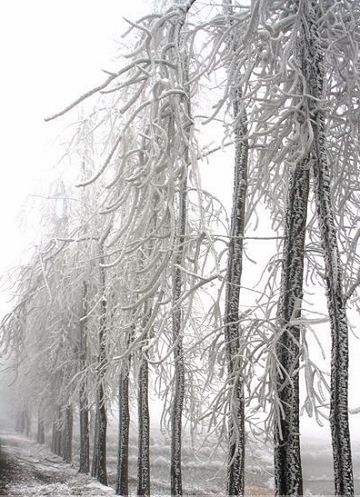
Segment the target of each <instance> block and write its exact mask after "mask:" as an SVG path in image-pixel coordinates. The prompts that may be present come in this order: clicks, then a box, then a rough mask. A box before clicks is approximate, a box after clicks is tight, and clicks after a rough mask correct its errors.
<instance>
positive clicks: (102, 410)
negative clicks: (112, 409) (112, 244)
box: [94, 248, 107, 485]
mask: <svg viewBox="0 0 360 497" xmlns="http://www.w3.org/2000/svg"><path fill="white" fill-rule="evenodd" d="M101 253H103V251H102V248H101ZM103 263H104V260H103V257H102V256H101V257H100V284H101V291H102V292H103V297H102V299H101V314H100V332H99V358H98V369H97V376H98V392H97V398H98V406H97V419H98V426H97V430H95V436H96V441H95V444H96V447H94V451H96V453H97V465H96V467H95V472H96V478H97V480H98V481H99V482H100V483H102V484H103V485H107V472H106V430H107V418H106V402H105V400H106V399H105V387H104V376H105V369H106V361H107V357H106V331H107V330H106V311H107V302H106V297H105V269H104V268H103V267H102V266H101V265H102V264H103Z"/></svg>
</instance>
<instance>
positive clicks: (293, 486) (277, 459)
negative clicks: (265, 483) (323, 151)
mask: <svg viewBox="0 0 360 497" xmlns="http://www.w3.org/2000/svg"><path fill="white" fill-rule="evenodd" d="M308 195H309V163H308V161H304V160H303V161H302V162H300V163H299V164H297V165H296V166H295V168H294V170H293V171H291V172H290V179H289V187H288V196H287V204H286V215H285V242H284V248H283V261H282V274H281V292H280V301H279V307H278V326H279V335H278V337H277V343H276V357H277V360H278V361H279V364H280V367H281V370H279V372H278V376H277V379H276V388H277V396H278V401H279V403H280V409H279V410H278V412H277V416H276V420H275V425H274V467H275V488H276V494H277V495H279V496H280V495H281V496H282V495H289V496H298V495H302V494H303V482H302V469H301V456H300V433H299V432H300V427H299V372H298V371H299V359H300V328H299V326H294V325H292V324H291V322H292V321H293V320H294V319H297V318H299V317H300V314H301V302H302V299H303V276H304V249H305V234H306V217H307V203H308Z"/></svg>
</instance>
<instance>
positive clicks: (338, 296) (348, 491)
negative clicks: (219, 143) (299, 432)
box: [304, 0, 354, 497]
mask: <svg viewBox="0 0 360 497" xmlns="http://www.w3.org/2000/svg"><path fill="white" fill-rule="evenodd" d="M306 7H307V9H306V16H305V18H306V22H307V30H306V29H304V37H305V53H306V59H305V60H307V61H309V64H308V65H307V67H306V69H307V72H306V81H307V82H308V85H309V88H308V90H307V93H308V94H309V95H311V97H313V98H312V99H310V98H309V107H310V112H311V125H312V130H313V134H314V139H313V145H312V150H311V158H312V169H313V173H314V194H315V200H316V210H317V217H318V222H319V227H320V235H321V244H322V250H323V255H324V262H325V275H326V277H325V281H326V289H327V292H326V295H327V304H328V311H329V317H330V325H331V341H332V350H331V396H330V426H331V436H332V446H333V461H334V476H335V492H336V495H337V496H340V495H341V496H346V497H350V496H353V495H354V483H353V469H352V457H351V441H350V430H349V419H348V322H347V317H346V303H345V298H344V292H343V271H342V264H341V260H340V255H339V249H338V244H337V236H336V227H335V222H334V210H333V206H332V202H331V179H330V178H331V169H330V165H329V162H328V158H327V151H326V128H325V113H324V110H323V109H322V108H321V104H319V103H318V102H320V101H321V99H322V98H323V87H324V67H323V52H322V48H321V45H320V41H319V36H318V26H317V25H318V23H319V22H320V21H319V20H320V18H321V15H322V13H321V11H320V7H319V5H318V2H316V1H315V0H311V1H309V2H307V6H306Z"/></svg>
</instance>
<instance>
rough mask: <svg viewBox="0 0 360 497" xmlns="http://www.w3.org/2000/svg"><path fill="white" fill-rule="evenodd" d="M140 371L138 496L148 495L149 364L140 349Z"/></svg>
mask: <svg viewBox="0 0 360 497" xmlns="http://www.w3.org/2000/svg"><path fill="white" fill-rule="evenodd" d="M140 354H141V357H140V361H141V363H140V370H139V377H138V384H139V393H138V423H139V454H138V487H137V495H138V496H149V495H150V450H149V446H150V415H149V364H148V361H147V358H146V357H144V356H143V350H141V349H140Z"/></svg>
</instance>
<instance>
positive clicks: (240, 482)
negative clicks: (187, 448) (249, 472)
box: [224, 90, 248, 496]
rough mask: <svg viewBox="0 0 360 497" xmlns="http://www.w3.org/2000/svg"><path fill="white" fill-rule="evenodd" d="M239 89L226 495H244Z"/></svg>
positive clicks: (242, 123) (243, 173)
mask: <svg viewBox="0 0 360 497" xmlns="http://www.w3.org/2000/svg"><path fill="white" fill-rule="evenodd" d="M240 98H241V92H240V90H237V91H236V92H235V95H234V99H233V110H234V117H235V119H236V121H235V122H236V124H235V127H234V135H235V166H234V188H233V204H232V212H231V225H230V236H231V238H230V242H229V249H228V250H229V252H228V265H227V272H226V281H227V283H226V293H225V315H224V325H225V328H224V334H225V344H226V358H227V370H228V381H229V383H230V385H231V390H232V400H231V402H230V406H229V409H230V413H229V423H228V426H229V452H228V467H227V494H228V495H232V496H233V495H243V494H244V484H245V482H244V461H245V413H244V391H243V380H242V377H241V363H240V359H239V351H240V348H241V343H240V342H241V330H240V323H239V319H240V316H239V302H240V284H241V276H242V265H243V236H244V229H245V200H246V191H247V170H248V142H247V138H246V135H247V120H246V116H245V115H243V116H240V115H239V101H240Z"/></svg>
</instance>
